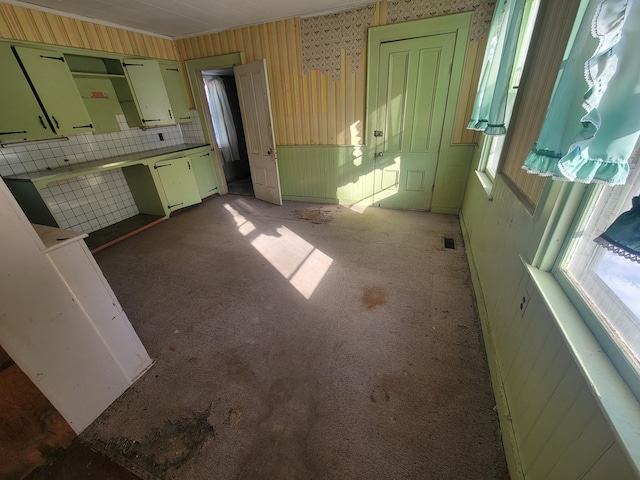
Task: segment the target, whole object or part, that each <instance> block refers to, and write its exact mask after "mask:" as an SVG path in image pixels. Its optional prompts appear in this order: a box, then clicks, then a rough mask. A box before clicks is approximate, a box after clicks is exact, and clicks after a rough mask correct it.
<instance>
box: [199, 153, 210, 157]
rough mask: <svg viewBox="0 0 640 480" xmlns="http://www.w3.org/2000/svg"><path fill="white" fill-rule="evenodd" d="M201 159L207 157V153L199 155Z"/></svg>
mask: <svg viewBox="0 0 640 480" xmlns="http://www.w3.org/2000/svg"><path fill="white" fill-rule="evenodd" d="M200 156H201V157H208V156H209V154H208V153H203V154H202V155H200Z"/></svg>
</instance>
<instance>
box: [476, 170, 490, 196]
mask: <svg viewBox="0 0 640 480" xmlns="http://www.w3.org/2000/svg"><path fill="white" fill-rule="evenodd" d="M476 177H478V180H479V181H480V185H481V186H482V189H483V190H484V193H485V195H486V196H487V200H489V201H492V200H493V195H492V194H491V193H492V191H493V180H492V179H491V177H490V176H489V175H487V174H486V173H484V172H481V171H480V170H476Z"/></svg>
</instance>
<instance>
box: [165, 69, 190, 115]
mask: <svg viewBox="0 0 640 480" xmlns="http://www.w3.org/2000/svg"><path fill="white" fill-rule="evenodd" d="M160 71H161V72H162V78H163V80H164V86H165V87H166V89H167V95H168V96H169V103H171V110H172V112H173V118H174V120H175V121H176V122H177V123H181V122H189V121H191V112H189V101H188V100H187V91H186V90H185V84H184V77H183V76H182V71H181V70H180V67H179V64H178V62H160Z"/></svg>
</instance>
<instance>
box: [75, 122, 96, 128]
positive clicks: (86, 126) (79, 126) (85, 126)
mask: <svg viewBox="0 0 640 480" xmlns="http://www.w3.org/2000/svg"><path fill="white" fill-rule="evenodd" d="M73 128H93V123H90V124H89V125H78V126H77V127H73Z"/></svg>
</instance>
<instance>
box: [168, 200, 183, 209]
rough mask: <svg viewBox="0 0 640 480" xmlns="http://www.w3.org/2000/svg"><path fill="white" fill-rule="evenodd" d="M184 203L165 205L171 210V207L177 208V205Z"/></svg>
mask: <svg viewBox="0 0 640 480" xmlns="http://www.w3.org/2000/svg"><path fill="white" fill-rule="evenodd" d="M183 203H184V202H180V203H174V204H173V205H167V208H168V209H169V210H171V209H172V208H173V207H177V206H178V205H182V204H183Z"/></svg>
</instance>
